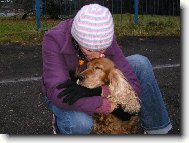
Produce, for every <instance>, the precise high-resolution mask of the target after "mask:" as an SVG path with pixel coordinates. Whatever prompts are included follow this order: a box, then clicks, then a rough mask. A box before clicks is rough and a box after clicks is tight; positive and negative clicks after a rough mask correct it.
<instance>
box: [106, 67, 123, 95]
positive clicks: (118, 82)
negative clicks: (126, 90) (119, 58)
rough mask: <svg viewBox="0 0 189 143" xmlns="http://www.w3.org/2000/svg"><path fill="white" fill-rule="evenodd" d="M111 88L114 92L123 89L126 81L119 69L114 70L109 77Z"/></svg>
mask: <svg viewBox="0 0 189 143" xmlns="http://www.w3.org/2000/svg"><path fill="white" fill-rule="evenodd" d="M108 79H109V86H110V87H111V89H112V91H113V92H116V91H117V90H120V89H119V88H121V87H122V83H123V81H124V80H125V78H124V75H123V74H122V72H121V71H120V70H118V69H112V70H111V71H110V73H109V75H108Z"/></svg>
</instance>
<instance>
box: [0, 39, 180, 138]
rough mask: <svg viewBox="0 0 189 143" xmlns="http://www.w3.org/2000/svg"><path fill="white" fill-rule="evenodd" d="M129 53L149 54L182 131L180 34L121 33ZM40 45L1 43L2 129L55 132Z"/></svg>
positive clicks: (177, 131)
mask: <svg viewBox="0 0 189 143" xmlns="http://www.w3.org/2000/svg"><path fill="white" fill-rule="evenodd" d="M118 41H119V42H118V43H119V44H120V45H121V46H122V47H123V51H124V53H125V55H126V56H128V55H131V54H136V53H138V54H142V55H144V56H147V57H148V58H149V59H150V61H151V63H152V65H153V67H154V72H155V75H156V78H157V80H158V83H159V86H160V89H161V91H162V95H163V98H164V100H165V102H166V105H167V108H168V111H169V113H170V117H171V121H172V123H173V134H177V135H180V134H181V133H182V132H181V121H182V120H181V67H180V64H181V48H180V47H181V46H180V38H179V37H119V38H118ZM41 65H42V59H41V46H21V45H16V44H4V45H0V91H1V93H0V94H1V95H0V109H1V110H0V127H1V128H0V133H6V134H12V135H15V134H24V135H33V134H42V135H44V134H46V135H47V134H52V127H51V117H52V115H51V113H50V112H49V111H48V110H47V108H46V106H45V103H44V101H43V98H42V94H41V88H40V77H41V73H42V70H41Z"/></svg>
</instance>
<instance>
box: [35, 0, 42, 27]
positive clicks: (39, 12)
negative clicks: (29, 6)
mask: <svg viewBox="0 0 189 143" xmlns="http://www.w3.org/2000/svg"><path fill="white" fill-rule="evenodd" d="M35 11H36V12H35V16H36V25H37V31H39V30H40V29H41V20H40V16H41V10H40V0H35Z"/></svg>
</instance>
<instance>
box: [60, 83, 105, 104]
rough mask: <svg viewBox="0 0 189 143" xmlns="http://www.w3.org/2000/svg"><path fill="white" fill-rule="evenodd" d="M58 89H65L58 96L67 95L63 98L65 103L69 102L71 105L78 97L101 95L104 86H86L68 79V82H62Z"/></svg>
mask: <svg viewBox="0 0 189 143" xmlns="http://www.w3.org/2000/svg"><path fill="white" fill-rule="evenodd" d="M57 89H64V90H63V91H62V92H60V93H59V94H58V96H57V97H58V98H62V97H64V96H66V97H65V98H64V99H63V103H68V104H69V105H72V104H73V103H75V102H76V101H77V100H78V99H80V98H83V97H91V96H101V93H102V88H101V87H97V88H93V89H90V88H86V87H83V86H81V85H78V84H77V83H75V82H73V81H71V80H67V81H66V82H64V83H62V84H60V85H58V86H57Z"/></svg>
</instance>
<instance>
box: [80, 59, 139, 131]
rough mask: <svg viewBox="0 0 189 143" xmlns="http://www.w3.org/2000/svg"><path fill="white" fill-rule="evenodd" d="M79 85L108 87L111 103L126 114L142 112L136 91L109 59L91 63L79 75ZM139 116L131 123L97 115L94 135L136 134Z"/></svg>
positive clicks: (110, 115)
mask: <svg viewBox="0 0 189 143" xmlns="http://www.w3.org/2000/svg"><path fill="white" fill-rule="evenodd" d="M79 77H80V78H79V80H78V81H77V83H78V84H80V85H82V86H85V87H88V88H95V87H98V86H101V85H108V86H109V91H110V94H109V95H108V97H106V98H109V99H110V101H111V102H112V103H113V104H114V105H116V107H117V108H118V107H121V108H122V109H123V110H124V112H128V113H138V112H139V111H140V103H139V99H138V97H137V96H136V93H135V91H134V90H133V89H132V87H131V85H130V84H129V82H128V81H127V79H126V78H125V77H124V75H123V73H122V72H121V71H120V70H119V69H117V68H116V67H115V65H114V63H113V62H112V61H111V60H110V59H107V58H99V59H94V60H92V61H90V62H89V63H88V64H87V69H86V70H84V71H83V72H81V73H80V74H79ZM138 120H139V119H138V116H137V115H136V116H132V117H131V118H130V120H129V121H122V120H120V119H118V118H117V117H116V116H114V115H112V114H109V115H101V114H95V117H94V121H95V124H94V127H93V133H94V134H134V133H135V132H136V126H137V123H138Z"/></svg>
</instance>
